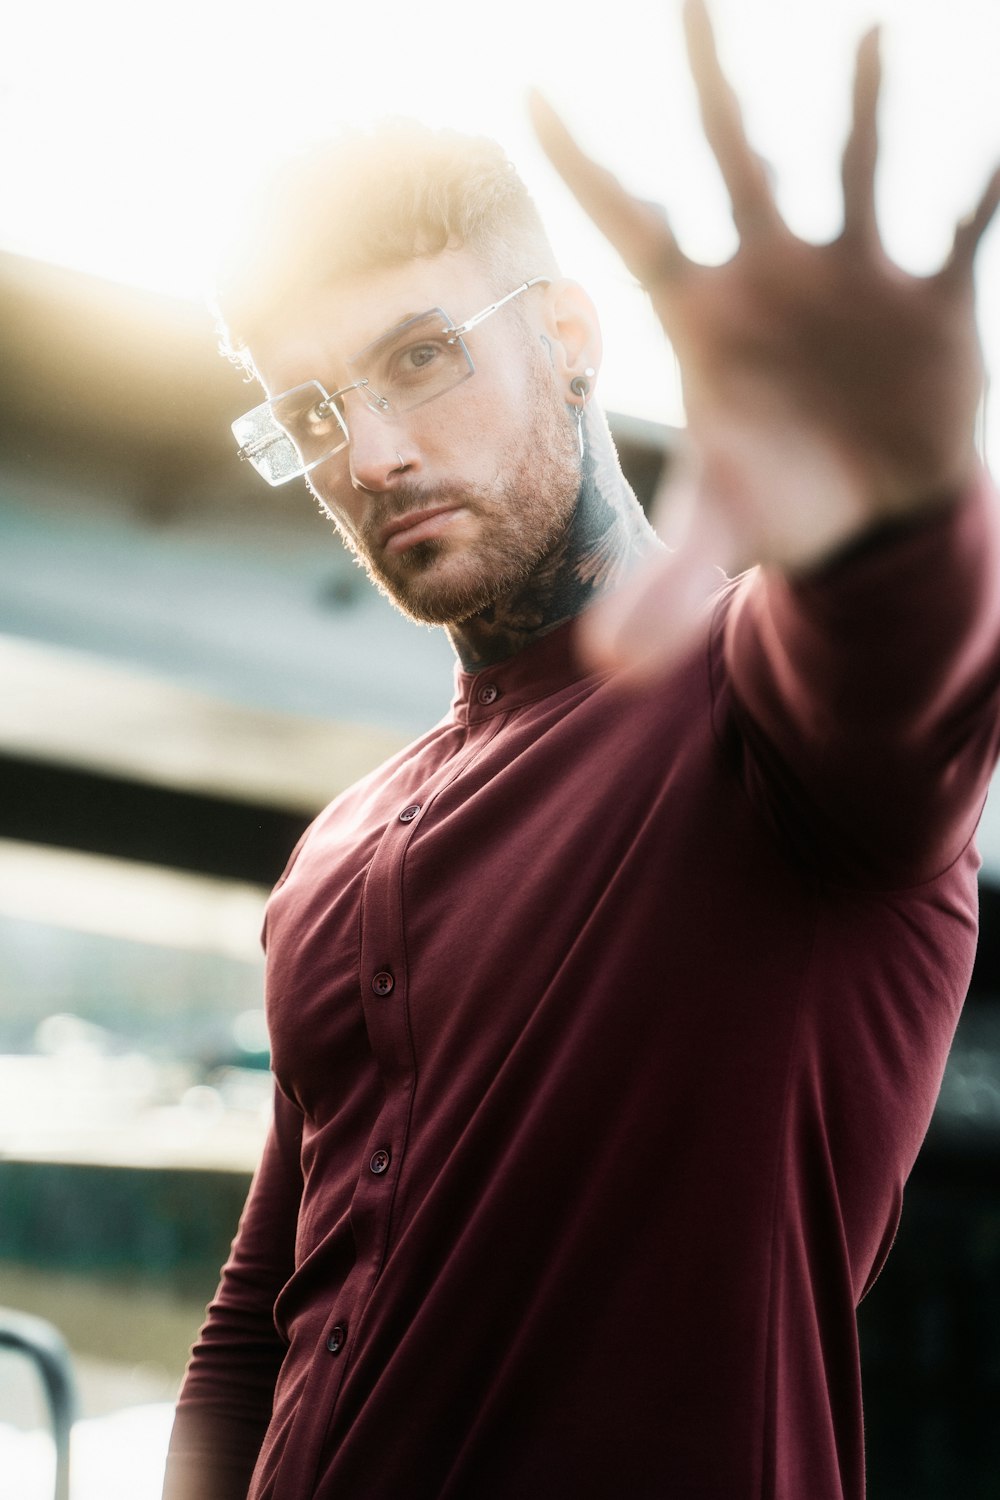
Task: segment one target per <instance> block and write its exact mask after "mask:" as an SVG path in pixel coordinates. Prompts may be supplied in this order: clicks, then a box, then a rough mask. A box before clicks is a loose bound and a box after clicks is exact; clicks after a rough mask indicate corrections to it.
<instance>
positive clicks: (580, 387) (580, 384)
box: [569, 365, 597, 401]
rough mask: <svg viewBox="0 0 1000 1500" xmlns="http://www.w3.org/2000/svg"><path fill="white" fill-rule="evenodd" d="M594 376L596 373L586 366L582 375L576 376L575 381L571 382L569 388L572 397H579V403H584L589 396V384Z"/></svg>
mask: <svg viewBox="0 0 1000 1500" xmlns="http://www.w3.org/2000/svg"><path fill="white" fill-rule="evenodd" d="M596 374H597V371H596V370H592V369H591V368H590V366H589V365H588V366H587V368H586V369H585V370H584V372H583V374H582V375H578V376H577V377H576V379H575V380H571V381H570V383H569V388H570V390H571V391H572V393H573V395H574V396H577V397H579V399H580V400H581V401H586V399H587V397H588V396H589V395H590V382H591V381H592V380H593V378H594V376H595V375H596Z"/></svg>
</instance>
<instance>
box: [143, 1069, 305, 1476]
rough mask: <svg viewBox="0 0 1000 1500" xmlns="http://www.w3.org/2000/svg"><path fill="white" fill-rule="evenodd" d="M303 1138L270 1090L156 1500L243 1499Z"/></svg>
mask: <svg viewBox="0 0 1000 1500" xmlns="http://www.w3.org/2000/svg"><path fill="white" fill-rule="evenodd" d="M301 1131H302V1123H301V1116H300V1115H299V1113H298V1111H297V1110H296V1109H295V1107H294V1106H293V1105H292V1104H291V1103H290V1102H289V1101H288V1099H287V1098H286V1097H285V1096H284V1095H283V1094H282V1093H281V1091H280V1090H275V1112H274V1120H273V1123H272V1125H271V1129H270V1132H269V1134H268V1138H267V1142H266V1144H265V1147H264V1153H263V1156H262V1158H261V1162H260V1166H259V1167H258V1169H257V1173H256V1175H255V1177H254V1181H253V1184H252V1186H251V1189H250V1194H249V1196H248V1198H247V1202H246V1207H245V1209H244V1211H243V1216H242V1218H241V1220H240V1227H239V1230H238V1233H237V1236H236V1239H235V1240H234V1242H233V1249H232V1253H231V1255H230V1258H229V1260H228V1262H227V1263H226V1266H225V1267H224V1269H223V1273H222V1280H221V1283H220V1285H219V1289H218V1292H217V1293H216V1297H215V1300H214V1301H213V1303H212V1305H211V1307H210V1308H209V1312H208V1318H207V1321H206V1323H205V1325H204V1327H203V1328H202V1330H201V1334H200V1336H199V1339H198V1342H197V1343H196V1344H195V1346H194V1349H193V1351H192V1355H191V1360H190V1362H189V1364H188V1369H187V1374H186V1376H185V1379H184V1384H183V1386H182V1388H181V1393H180V1398H179V1400H178V1403H177V1413H176V1417H175V1419H174V1429H173V1433H172V1435H171V1439H170V1451H169V1455H168V1458H167V1470H166V1480H165V1483H164V1489H163V1500H245V1497H246V1493H247V1489H248V1487H249V1484H250V1476H251V1474H252V1473H253V1468H254V1464H255V1463H256V1460H257V1454H258V1451H259V1449H260V1445H261V1441H262V1439H263V1436H264V1432H265V1430H266V1428H267V1424H268V1421H269V1420H270V1415H271V1404H272V1400H273V1397H274V1384H275V1380H276V1378H277V1374H278V1370H279V1368H280V1365H281V1361H282V1359H283V1357H284V1353H285V1346H284V1344H283V1343H282V1341H281V1339H280V1338H279V1337H278V1334H277V1331H276V1329H275V1326H274V1303H275V1300H276V1298H277V1296H278V1293H279V1292H280V1291H281V1289H282V1287H283V1286H284V1285H285V1283H286V1282H287V1281H288V1279H289V1277H290V1276H291V1274H292V1270H293V1268H294V1252H295V1233H296V1225H297V1222H298V1209H299V1198H300V1195H301V1190H302V1178H301V1169H300V1165H299V1150H300V1143H301Z"/></svg>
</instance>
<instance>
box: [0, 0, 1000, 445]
mask: <svg viewBox="0 0 1000 1500" xmlns="http://www.w3.org/2000/svg"><path fill="white" fill-rule="evenodd" d="M712 10H713V15H714V17H715V20H716V24H717V28H718V31H719V35H720V45H721V48H722V51H723V57H724V61H725V62H726V65H727V67H728V68H729V71H730V74H731V76H732V77H733V79H734V82H735V83H736V85H737V87H738V89H739V91H740V93H741V96H742V98H743V101H744V107H745V111H746V115H747V118H748V122H749V126H750V129H751V133H752V135H753V137H754V140H755V142H756V144H757V145H758V146H759V147H760V149H761V150H762V151H763V152H764V154H765V155H766V156H767V157H768V159H769V160H770V161H771V162H772V163H773V166H774V168H775V171H776V173H777V179H778V185H779V196H780V200H781V202H782V205H783V207H784V209H785V212H786V214H787V216H788V218H789V220H790V221H791V223H792V225H793V227H794V228H796V229H797V230H799V231H800V232H801V233H803V234H806V235H809V236H814V237H817V238H822V237H824V236H827V235H829V234H831V233H833V232H834V231H835V230H836V228H837V224H838V216H839V201H838V156H839V150H840V145H841V142H842V139H843V135H844V131H845V129H846V123H847V108H848V98H849V89H850V73H851V65H852V63H851V59H852V54H853V48H854V45H855V43H856V40H857V38H858V36H859V35H860V33H861V31H862V30H863V29H864V28H865V27H866V26H867V25H868V24H870V23H871V22H872V21H873V20H882V21H883V22H884V25H885V37H884V58H885V69H886V86H885V92H884V98H883V117H882V119H883V141H884V149H883V158H882V170H881V176H880V182H879V189H880V203H881V209H882V218H883V226H884V231H885V236H886V239H887V242H888V245H889V248H890V250H891V251H892V252H893V253H894V254H895V255H896V256H897V257H898V258H899V259H900V260H901V261H902V263H903V264H904V265H905V266H907V267H908V268H909V269H911V270H918V271H919V270H928V269H931V268H933V266H934V265H935V264H936V262H937V261H938V260H939V259H940V257H941V256H942V255H943V253H944V252H945V250H946V248H947V245H948V242H949V239H950V235H951V229H952V226H953V223H954V221H955V219H956V218H957V217H958V216H959V215H961V214H962V213H963V212H964V211H966V209H967V208H968V207H969V206H971V204H972V202H973V201H974V200H975V198H976V197H977V195H978V193H979V191H980V190H981V187H982V185H983V183H984V181H985V179H986V177H987V175H988V173H989V171H990V169H991V167H992V165H993V164H994V162H995V161H996V160H997V159H998V158H1000V0H715V3H714V5H713V7H712ZM679 17H680V5H679V0H663V3H653V0H609V3H608V4H606V5H604V6H602V7H597V6H596V5H593V4H590V3H588V0H506V3H504V4H503V5H499V6H493V7H485V6H483V7H480V6H478V5H476V4H475V0H424V3H422V4H420V5H415V4H413V0H381V3H376V4H368V5H365V4H362V3H354V4H351V5H347V4H344V0H328V3H327V4H323V5H321V4H319V3H317V0H283V3H278V0H275V3H273V4H271V5H268V6H264V5H261V4H259V3H258V0H242V3H239V4H237V3H235V0H174V3H172V4H171V5H169V6H152V5H146V4H142V3H140V0H91V3H88V4H86V5H80V4H79V0H51V3H50V4H48V5H45V6H33V7H26V6H18V7H16V8H13V7H12V8H11V10H10V12H9V13H8V14H7V16H6V18H5V22H4V28H3V32H4V36H3V55H2V57H0V132H2V139H3V142H4V146H3V150H2V151H0V158H2V159H0V244H3V245H4V246H5V247H6V248H8V249H12V250H16V251H20V252H23V253H27V254H32V255H38V256H41V257H43V258H45V259H50V260H55V261H61V262H67V263H69V264H72V265H76V266H79V267H81V268H84V269H87V270H91V271H96V272H98V273H99V274H101V275H104V276H108V277H111V278H114V279H122V280H127V281H132V282H136V283H139V284H142V285H147V286H152V287H155V288H157V289H158V290H162V291H167V292H171V293H175V294H178V295H182V296H190V297H198V296H199V295H200V294H201V291H202V289H203V288H204V286H205V285H206V283H207V280H208V279H209V277H210V271H211V265H212V263H213V259H214V247H215V246H216V245H217V244H218V241H219V236H220V234H221V232H222V228H223V226H224V224H225V222H226V219H227V215H228V213H229V212H230V211H231V208H232V205H233V203H234V200H235V199H237V198H238V196H239V194H240V192H241V190H242V189H243V188H244V187H245V185H246V183H247V181H248V180H249V178H250V177H251V176H252V175H253V174H254V173H255V172H256V170H257V169H258V168H259V165H260V162H261V159H262V158H266V157H268V156H272V155H274V154H280V153H281V152H282V151H283V150H285V149H287V148H288V147H289V146H295V145H297V144H300V143H302V142H305V141H308V140H311V139H314V138H316V137H320V136H322V135H324V134H326V133H327V132H328V131H329V130H330V129H331V128H332V127H334V126H336V124H337V123H338V122H340V121H342V120H344V119H349V120H355V121H364V120H367V119H372V118H375V117H378V116H381V115H384V114H410V115H416V116H419V117H420V118H422V119H425V120H428V121H429V122H431V123H433V124H449V125H453V126H456V127H458V128H460V129H467V130H474V131H482V132H485V133H487V134H490V135H493V136H496V137H497V138H498V139H499V140H501V141H502V142H503V143H504V145H505V146H506V147H507V149H508V150H509V152H510V153H511V155H512V156H513V158H514V160H515V161H516V162H517V164H518V166H519V167H520V169H521V171H522V173H523V174H524V176H525V177H526V178H527V180H528V182H529V185H530V186H531V187H532V189H533V191H534V192H535V195H536V197H537V199H538V201H539V203H540V206H541V207H542V210H543V213H544V215H545V217H546V219H547V221H548V223H549V226H550V229H551V231H552V234H553V239H554V240H555V243H556V248H557V250H558V252H559V253H560V256H561V259H562V261H563V266H564V269H565V270H566V272H567V274H571V275H575V276H577V277H578V278H579V279H580V280H581V281H583V282H584V283H585V284H586V285H587V286H588V287H589V288H590V290H591V291H592V292H593V293H594V295H595V297H596V299H597V301H598V305H599V307H600V308H601V311H602V314H603V317H604V322H605V331H606V336H607V346H608V348H607V362H606V364H605V368H604V372H603V374H602V389H601V393H600V394H601V395H602V397H603V400H604V402H605V404H606V405H608V406H611V407H613V408H618V409H625V410H632V411H635V412H637V413H639V414H640V415H644V416H649V417H655V418H659V419H662V420H666V421H670V422H676V421H679V420H680V419H681V413H680V408H679V402H678V394H677V390H676V385H675V381H674V372H673V366H672V361H671V358H670V356H669V353H668V351H667V350H666V348H665V346H664V343H663V339H662V336H661V335H660V334H659V331H658V329H657V327H656V324H655V321H654V320H653V318H652V315H651V313H650V312H649V310H648V307H647V305H646V302H645V299H644V297H643V296H642V295H641V293H639V292H638V291H637V290H636V289H635V288H634V287H633V286H632V284H631V281H630V278H629V277H628V275H627V273H626V272H625V271H624V269H623V267H622V266H621V264H620V262H619V261H618V260H617V257H616V256H615V255H614V254H613V253H612V252H611V251H610V250H609V249H608V248H607V247H606V246H605V245H604V243H603V242H602V241H601V239H600V237H599V236H598V235H597V234H596V231H594V230H592V229H591V228H590V226H589V224H588V223H587V221H586V220H585V219H584V218H583V216H582V215H581V214H580V213H579V211H578V210H577V209H576V208H575V206H574V205H573V204H572V202H571V201H570V199H569V197H568V195H567V194H566V193H565V191H564V190H563V189H562V187H561V185H560V184H559V183H558V182H557V181H556V179H555V177H554V175H553V174H552V172H551V171H550V169H549V168H548V166H547V164H546V163H545V162H544V160H543V159H542V157H541V154H540V152H539V151H538V149H537V147H536V146H535V145H534V142H533V139H532V137H531V133H530V130H529V128H528V125H527V121H526V117H525V111H524V102H523V100H524V90H525V88H526V86H527V84H528V83H536V84H538V85H539V86H540V87H541V88H542V89H543V90H544V91H545V92H546V93H547V94H548V95H549V97H550V98H551V99H552V100H553V102H554V103H555V104H556V105H557V107H558V108H560V110H561V111H562V112H563V113H564V114H565V116H566V117H567V119H568V121H569V122H570V124H571V125H572V126H573V128H574V129H575V130H576V131H577V133H578V134H579V135H580V137H581V139H582V140H583V142H584V144H586V145H587V146H588V147H589V148H590V149H592V150H594V151H595V152H597V153H598V154H600V155H601V156H602V157H603V159H604V160H606V161H607V163H608V164H609V165H611V166H612V167H614V169H615V170H616V171H617V172H618V173H619V175H620V176H622V177H623V179H624V180H625V181H626V182H627V183H628V184H629V185H630V186H632V187H634V188H636V189H637V190H639V191H640V192H641V193H642V194H643V195H644V196H646V197H651V198H657V199H660V200H662V201H663V202H665V203H666V204H667V206H668V208H669V210H670V212H671V215H672V217H673V220H674V222H675V225H676V227H677V229H678V232H679V234H680V237H681V239H682V242H683V244H684V246H685V248H686V249H687V250H688V252H689V253H691V254H693V255H700V256H702V257H704V258H706V259H710V260H720V259H723V258H725V256H726V255H727V254H728V253H729V251H730V249H731V248H732V245H733V237H732V227H731V224H730V223H729V220H728V215H727V212H726V203H725V198H724V195H723V192H722V189H721V186H720V183H719V181H718V177H717V174H716V171H715V168H714V164H713V163H712V161H711V159H710V157H709V155H708V153H707V150H706V148H705V146H704V144H703V143H702V141H701V138H700V135H699V131H698V127H697V120H696V116H695V108H694V102H693V97H692V91H691V87H690V84H689V82H688V79H687V76H686V72H685V67H684V59H683V48H682V45H681V31H680V19H679ZM979 282H980V307H981V322H982V326H983V329H984V336H985V341H986V345H987V359H988V363H989V364H990V365H991V366H992V369H993V371H994V372H995V373H994V380H995V384H996V386H997V387H998V388H1000V224H997V225H995V226H994V228H993V230H992V231H991V233H990V236H989V239H988V241H987V243H986V244H985V245H984V248H983V252H982V254H981V257H980V267H979ZM988 447H989V452H990V456H991V458H992V462H993V466H994V469H996V468H997V467H998V466H1000V395H997V396H995V397H994V399H993V401H992V404H991V408H990V414H989V436H988Z"/></svg>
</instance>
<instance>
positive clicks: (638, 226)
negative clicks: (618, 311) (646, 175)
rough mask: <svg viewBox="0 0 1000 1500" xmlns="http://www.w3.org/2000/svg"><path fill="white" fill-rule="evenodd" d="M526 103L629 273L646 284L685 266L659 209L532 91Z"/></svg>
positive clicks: (552, 156)
mask: <svg viewBox="0 0 1000 1500" xmlns="http://www.w3.org/2000/svg"><path fill="white" fill-rule="evenodd" d="M528 104H529V108H530V111H531V121H532V124H533V125H534V127H535V133H536V135H537V136H538V139H539V141H540V143H541V145H542V148H543V150H544V151H545V154H546V155H547V156H548V158H549V160H550V161H551V163H552V165H553V166H554V167H555V169H556V171H557V172H558V173H559V175H560V177H562V179H563V181H564V182H565V184H566V186H567V187H568V188H569V190H570V192H571V193H573V195H574V197H575V198H576V200H577V202H578V203H579V204H580V207H581V208H582V209H583V210H584V212H585V213H587V214H589V215H590V217H591V218H592V219H593V221H594V223H595V224H596V225H597V227H598V229H599V230H600V231H601V233H602V234H603V235H604V236H605V237H606V238H607V239H608V240H610V241H611V243H612V245H614V247H615V249H616V250H617V251H618V253H619V254H620V255H621V257H622V259H623V260H624V262H625V264H626V265H627V266H628V268H629V270H630V271H631V272H632V273H633V275H634V276H636V277H638V279H639V280H640V281H641V282H642V283H643V285H644V286H646V287H651V286H653V285H655V284H656V283H657V282H658V281H662V280H663V279H664V278H665V277H668V276H671V275H673V274H674V273H675V272H676V271H678V270H679V269H681V267H682V266H684V265H686V264H687V258H686V256H685V255H684V253H683V251H682V250H681V248H680V246H679V245H678V243H677V241H676V239H675V238H674V235H673V231H672V230H671V228H670V225H669V223H668V222H667V217H666V214H665V213H664V212H663V210H662V208H660V207H659V205H658V204H655V203H649V202H647V201H646V200H644V199H642V198H636V197H635V196H634V194H632V193H630V192H629V191H628V190H627V189H626V188H624V187H623V186H622V184H621V183H620V182H619V180H618V178H617V177H616V176H615V175H614V173H613V172H610V171H609V170H608V168H607V167H602V166H601V165H600V164H599V163H598V162H596V161H594V159H593V157H591V156H588V155H587V153H586V152H585V151H584V150H583V149H582V147H581V146H579V145H578V143H577V142H576V140H575V139H574V138H573V136H572V135H571V134H570V132H569V130H567V128H566V126H565V125H564V124H563V121H562V120H561V119H560V117H559V115H557V114H556V112H555V110H554V109H553V108H552V106H551V104H549V102H548V100H547V99H545V98H544V97H543V96H542V95H541V94H540V93H539V92H538V91H537V90H536V89H532V91H531V93H530V95H529V100H528Z"/></svg>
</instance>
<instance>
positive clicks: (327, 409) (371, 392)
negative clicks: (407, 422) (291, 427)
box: [316, 377, 392, 422]
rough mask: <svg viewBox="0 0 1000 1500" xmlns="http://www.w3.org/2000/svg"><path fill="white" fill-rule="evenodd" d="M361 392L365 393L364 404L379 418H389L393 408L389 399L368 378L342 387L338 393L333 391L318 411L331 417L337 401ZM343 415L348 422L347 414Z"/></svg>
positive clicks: (318, 407)
mask: <svg viewBox="0 0 1000 1500" xmlns="http://www.w3.org/2000/svg"><path fill="white" fill-rule="evenodd" d="M360 390H363V391H364V403H365V405H366V406H367V407H368V408H369V410H370V411H373V412H375V413H376V414H377V415H378V416H388V415H389V414H390V413H391V411H392V407H391V405H390V404H389V400H388V398H387V397H385V396H382V395H380V394H379V392H378V391H377V390H376V389H375V387H374V386H373V385H372V384H371V382H370V381H369V380H368V378H367V377H365V378H364V379H362V380H355V381H354V382H353V384H351V385H342V386H341V387H340V389H339V390H337V391H331V393H330V395H329V396H326V397H324V399H323V400H322V401H321V402H320V403H319V405H318V406H317V408H316V410H317V412H318V413H319V414H320V415H321V416H324V417H327V416H330V415H331V414H332V412H333V411H334V402H335V401H337V400H338V399H339V398H340V397H341V396H346V395H348V394H349V392H351V391H360ZM341 415H343V417H344V421H345V422H346V420H347V418H346V414H344V413H342V414H341Z"/></svg>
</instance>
